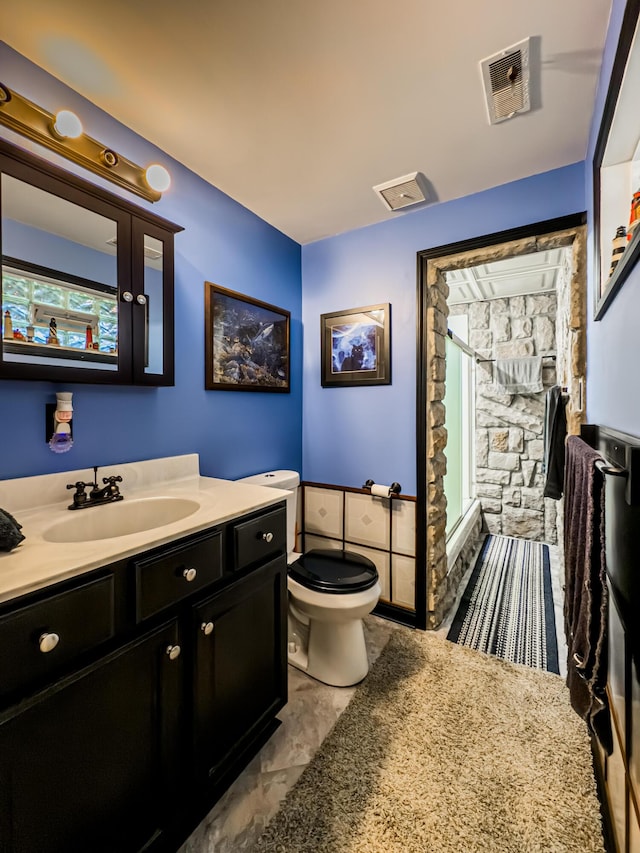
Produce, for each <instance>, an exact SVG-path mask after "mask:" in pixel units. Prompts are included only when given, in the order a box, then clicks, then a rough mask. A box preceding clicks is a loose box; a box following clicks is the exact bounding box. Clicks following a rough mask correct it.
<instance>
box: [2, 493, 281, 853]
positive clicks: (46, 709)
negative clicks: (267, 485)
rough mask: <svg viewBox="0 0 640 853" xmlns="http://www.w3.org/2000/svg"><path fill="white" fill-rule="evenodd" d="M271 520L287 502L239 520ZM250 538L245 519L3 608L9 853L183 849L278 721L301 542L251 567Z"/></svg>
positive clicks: (5, 841)
mask: <svg viewBox="0 0 640 853" xmlns="http://www.w3.org/2000/svg"><path fill="white" fill-rule="evenodd" d="M98 511H99V510H98ZM262 516H264V517H267V518H269V519H270V521H272V522H278V523H279V522H280V521H281V520H282V519H281V518H280V516H282V518H284V516H285V509H284V505H279V506H278V508H277V509H276V510H274V509H273V508H271V507H270V508H269V509H268V510H267V511H263V512H257V513H252V514H251V515H249V516H247V517H245V518H242V519H238V520H237V524H240V525H242V524H244V523H245V522H246V521H247V520H249V521H252V522H256V521H259V520H260V519H261V517H262ZM248 529H250V530H252V531H253V526H252V525H249V528H248ZM235 538H236V522H235V521H232V522H229V523H227V524H226V525H222V526H220V527H216V528H212V529H211V530H208V531H203V532H201V533H198V534H194V535H193V536H190V537H185V538H184V539H183V540H180V541H179V542H174V543H169V544H167V545H166V546H162V547H160V548H155V549H152V550H151V551H149V552H146V553H144V554H139V555H137V556H135V557H133V558H130V559H127V560H123V561H121V562H119V563H117V564H114V565H113V566H110V567H105V568H104V569H100V570H97V571H96V572H95V573H94V572H90V573H88V574H87V575H83V576H82V578H78V579H77V580H76V581H71V582H67V583H66V584H61V585H59V586H56V587H52V588H50V589H49V590H43V591H41V592H40V593H37V594H35V596H29V597H26V598H27V599H28V600H27V601H22V600H17V601H15V602H14V603H9V604H7V605H4V608H3V610H4V613H3V614H0V639H3V641H4V649H3V651H4V654H3V657H2V658H1V659H0V695H2V696H4V701H3V702H2V704H1V705H0V853H62V852H63V851H64V853H72V851H83V853H85V852H86V851H87V850H91V851H95V852H96V853H137V851H142V850H144V851H175V850H176V849H177V848H178V846H179V845H180V844H181V843H182V842H183V841H184V840H185V839H186V837H187V836H188V835H189V833H190V832H191V831H192V830H193V829H194V828H195V826H196V825H197V823H198V822H199V820H201V819H202V818H203V817H204V816H205V814H206V813H207V811H208V810H209V809H210V808H211V806H212V805H213V804H214V802H215V800H216V799H218V798H219V796H220V795H221V794H222V793H223V792H224V790H225V789H226V788H227V787H228V785H229V784H230V783H231V781H232V780H233V779H234V778H235V776H236V775H237V774H238V773H239V772H240V770H241V769H242V767H244V765H245V764H246V763H247V762H248V761H249V760H250V758H251V757H253V755H254V754H255V753H256V752H257V750H258V749H259V748H260V746H261V745H262V744H263V743H264V741H265V740H266V739H267V738H268V737H269V735H270V734H271V733H272V732H273V731H274V729H275V728H276V727H277V726H278V725H279V722H278V721H277V720H276V719H275V715H276V714H277V712H278V711H279V710H280V709H281V708H282V707H283V706H284V704H285V703H286V698H287V672H286V666H287V662H286V571H287V567H286V558H285V550H286V542H285V539H286V536H284V535H283V536H282V537H280V536H279V537H278V539H279V542H278V550H279V553H276V555H275V556H274V555H273V554H271V555H270V558H269V559H258V560H257V561H256V562H254V563H253V564H251V565H250V566H248V567H246V568H244V569H243V570H238V568H237V564H236V562H235V558H234V550H235V549H234V540H235ZM189 569H192V570H193V569H195V571H196V575H195V577H194V576H193V574H188V572H189ZM94 575H95V577H94ZM141 578H143V579H144V582H141ZM189 578H190V579H189ZM196 580H197V581H198V582H199V585H197V584H196ZM192 585H193V587H194V588H193V589H191V587H192ZM154 587H157V588H154ZM112 593H113V594H112ZM172 596H173V597H172ZM67 602H68V603H67ZM76 603H77V604H78V607H79V609H78V611H77V613H76V616H77V618H76V619H75V620H74V619H73V618H72V616H71V615H70V614H72V612H73V606H74V605H75V604H76ZM83 603H86V604H87V610H86V611H85V614H84V615H86V616H87V622H88V625H87V630H85V631H84V632H83V631H82V630H81V629H80V628H79V626H81V625H82V624H83V619H82V615H83V612H82V610H81V605H82V604H83ZM108 608H111V609H112V612H111V615H110V618H107V619H106V621H105V609H106V610H107V612H108ZM30 617H31V623H30V622H29V618H30ZM91 620H95V622H96V625H98V627H99V630H98V631H97V633H96V631H94V630H93V629H92V628H91ZM56 630H57V634H56V636H58V637H59V641H58V643H57V644H56V646H55V647H54V648H53V649H51V650H50V651H46V652H43V651H42V649H41V648H40V646H41V644H42V643H43V639H42V638H43V636H47V637H48V636H49V635H50V634H51V633H53V632H56ZM92 634H93V635H94V636H95V642H96V646H95V650H94V651H93V652H92V651H91V650H89V651H87V649H86V642H85V640H86V637H87V636H91V635H92ZM45 648H48V646H45ZM56 653H58V655H59V659H58V660H57V661H56ZM34 655H36V657H35V660H36V662H37V665H34V666H33V668H32V669H30V666H29V661H30V660H32V659H33V658H34ZM38 655H39V656H40V658H42V659H43V660H45V662H46V665H47V666H49V667H50V669H49V677H48V675H47V669H46V667H45V668H43V667H44V664H42V663H40V659H39V658H38V657H37V656H38ZM14 659H15V660H19V661H21V662H23V664H24V666H25V674H24V677H23V678H22V680H21V681H20V682H19V683H18V682H16V680H15V678H14V681H13V682H8V681H7V680H6V679H5V676H6V675H7V673H9V674H11V673H12V672H14V671H15V667H14V665H13V660H14Z"/></svg>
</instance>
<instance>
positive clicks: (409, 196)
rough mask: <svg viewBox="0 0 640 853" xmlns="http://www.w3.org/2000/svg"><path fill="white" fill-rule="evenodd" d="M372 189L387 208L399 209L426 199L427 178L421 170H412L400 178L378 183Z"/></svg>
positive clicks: (427, 189)
mask: <svg viewBox="0 0 640 853" xmlns="http://www.w3.org/2000/svg"><path fill="white" fill-rule="evenodd" d="M373 189H374V192H376V193H377V194H378V195H379V196H380V200H381V201H382V203H383V204H384V206H385V207H386V208H387V210H401V209H402V208H403V207H409V205H411V204H420V202H423V201H426V200H427V195H428V191H429V187H428V184H427V179H426V178H425V176H424V175H423V174H422V172H412V173H411V174H410V175H404V176H403V177H402V178H395V179H394V180H393V181H387V182H386V183H385V184H378V186H377V187H374V188H373Z"/></svg>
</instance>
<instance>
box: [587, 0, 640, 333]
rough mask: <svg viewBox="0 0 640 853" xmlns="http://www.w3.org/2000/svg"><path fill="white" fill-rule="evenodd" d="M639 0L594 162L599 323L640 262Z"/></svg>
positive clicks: (631, 10)
mask: <svg viewBox="0 0 640 853" xmlns="http://www.w3.org/2000/svg"><path fill="white" fill-rule="evenodd" d="M639 20H640V0H630V2H629V3H628V4H627V8H626V9H625V13H624V19H623V22H622V27H621V32H620V39H619V42H618V48H617V51H616V56H615V60H614V64H613V69H612V72H611V78H610V83H609V90H608V92H607V97H606V100H605V104H604V108H603V114H602V123H601V126H600V131H599V133H598V139H597V141H596V148H595V153H594V160H593V189H594V233H595V240H596V262H597V263H596V267H597V276H596V281H597V286H596V288H595V319H596V320H600V319H602V317H603V316H604V314H605V312H606V311H607V310H608V308H609V307H610V305H611V303H612V302H613V300H614V298H615V296H616V294H617V293H618V292H619V290H620V288H621V287H622V286H623V284H624V282H625V281H626V279H627V278H628V276H629V274H630V273H631V270H632V269H633V268H634V266H635V265H636V263H637V262H638V260H639V259H640V227H639V223H640V113H639V112H638V108H637V104H638V103H639V102H640V35H639V29H640V28H639Z"/></svg>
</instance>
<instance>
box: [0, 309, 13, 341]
mask: <svg viewBox="0 0 640 853" xmlns="http://www.w3.org/2000/svg"><path fill="white" fill-rule="evenodd" d="M2 337H3V338H13V324H12V322H11V312H10V311H9V310H8V309H7V310H6V311H5V312H4V325H3V327H2Z"/></svg>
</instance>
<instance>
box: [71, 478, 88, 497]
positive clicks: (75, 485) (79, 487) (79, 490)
mask: <svg viewBox="0 0 640 853" xmlns="http://www.w3.org/2000/svg"><path fill="white" fill-rule="evenodd" d="M87 486H95V483H84V482H83V481H82V480H78V482H77V483H67V488H68V489H75V490H76V494H78V495H81V494H83V493H84V490H85V489H86V488H87Z"/></svg>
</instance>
